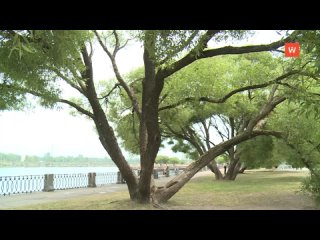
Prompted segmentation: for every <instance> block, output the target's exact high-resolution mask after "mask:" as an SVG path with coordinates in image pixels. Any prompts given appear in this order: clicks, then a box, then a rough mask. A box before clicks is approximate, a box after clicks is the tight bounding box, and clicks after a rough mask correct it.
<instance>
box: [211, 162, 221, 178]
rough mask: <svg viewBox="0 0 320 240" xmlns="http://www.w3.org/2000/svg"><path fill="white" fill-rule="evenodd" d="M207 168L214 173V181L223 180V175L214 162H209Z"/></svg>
mask: <svg viewBox="0 0 320 240" xmlns="http://www.w3.org/2000/svg"><path fill="white" fill-rule="evenodd" d="M207 167H208V168H209V169H210V170H211V172H213V173H214V176H215V179H216V180H222V179H223V175H222V173H221V171H220V169H219V168H218V165H217V163H216V161H215V160H213V161H211V162H210V163H209V164H208V165H207Z"/></svg>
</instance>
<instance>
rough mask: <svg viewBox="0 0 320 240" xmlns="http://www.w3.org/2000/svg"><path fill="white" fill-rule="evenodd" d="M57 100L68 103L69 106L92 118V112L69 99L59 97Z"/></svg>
mask: <svg viewBox="0 0 320 240" xmlns="http://www.w3.org/2000/svg"><path fill="white" fill-rule="evenodd" d="M57 102H61V103H65V104H68V105H69V106H71V107H73V108H75V109H77V110H78V111H79V112H81V113H82V114H85V115H87V116H88V117H90V118H92V119H93V118H94V116H93V113H91V112H89V111H88V110H85V109H84V108H82V107H80V106H79V105H77V104H75V103H74V102H71V101H69V100H66V99H59V100H58V101H57Z"/></svg>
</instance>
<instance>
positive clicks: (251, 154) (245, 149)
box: [237, 136, 281, 169]
mask: <svg viewBox="0 0 320 240" xmlns="http://www.w3.org/2000/svg"><path fill="white" fill-rule="evenodd" d="M237 147H238V149H237V151H239V152H240V159H241V162H243V163H245V165H246V167H247V168H248V169H254V168H260V167H265V168H272V167H274V166H276V165H278V164H280V163H281V162H278V160H279V159H276V158H272V152H273V151H272V150H273V139H272V137H270V136H258V137H256V138H255V139H251V140H248V141H246V142H243V143H241V144H239V145H238V146H237Z"/></svg>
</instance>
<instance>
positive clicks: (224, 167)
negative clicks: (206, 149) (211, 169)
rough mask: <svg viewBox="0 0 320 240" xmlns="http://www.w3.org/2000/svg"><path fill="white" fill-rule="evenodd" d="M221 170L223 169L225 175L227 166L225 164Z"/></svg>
mask: <svg viewBox="0 0 320 240" xmlns="http://www.w3.org/2000/svg"><path fill="white" fill-rule="evenodd" d="M223 168H224V175H226V174H227V164H226V163H225V164H224V165H223Z"/></svg>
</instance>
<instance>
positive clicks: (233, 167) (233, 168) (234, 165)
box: [224, 157, 241, 180]
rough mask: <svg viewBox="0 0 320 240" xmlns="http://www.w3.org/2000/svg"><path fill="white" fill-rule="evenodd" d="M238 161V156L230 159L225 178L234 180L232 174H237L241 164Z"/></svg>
mask: <svg viewBox="0 0 320 240" xmlns="http://www.w3.org/2000/svg"><path fill="white" fill-rule="evenodd" d="M239 161H240V158H239V157H236V158H233V159H231V162H230V164H229V168H228V170H227V174H226V175H225V176H224V179H225V180H234V179H235V177H234V175H237V174H238V171H239V168H240V166H241V164H240V163H239ZM238 165H239V166H238Z"/></svg>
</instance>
